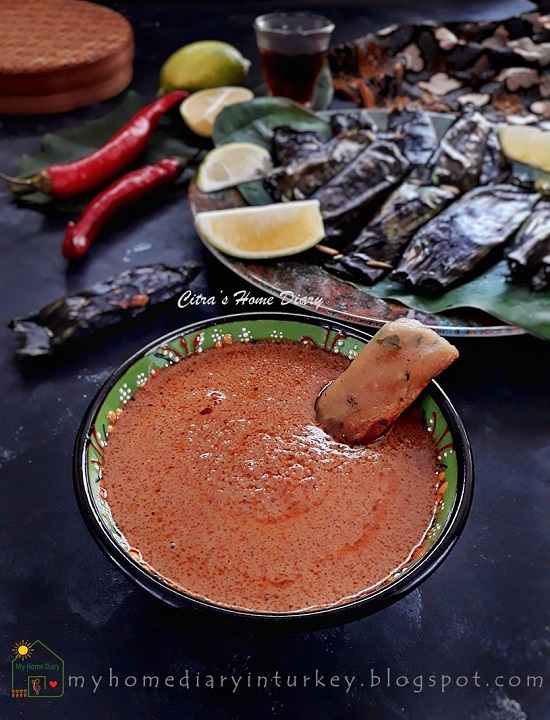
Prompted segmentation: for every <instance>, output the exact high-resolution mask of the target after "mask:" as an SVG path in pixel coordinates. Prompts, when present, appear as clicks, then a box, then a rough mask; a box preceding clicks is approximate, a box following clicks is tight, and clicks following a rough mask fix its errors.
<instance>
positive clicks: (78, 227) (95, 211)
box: [62, 158, 184, 260]
mask: <svg viewBox="0 0 550 720" xmlns="http://www.w3.org/2000/svg"><path fill="white" fill-rule="evenodd" d="M183 168H184V163H182V162H181V161H180V160H178V159H176V158H165V159H164V160H160V161H159V162H158V163H156V164H155V165H144V166H143V167H140V168H139V169H137V170H133V171H132V172H129V173H127V174H126V175H123V176H122V177H120V178H118V180H115V182H113V183H111V185H109V187H107V188H105V190H103V191H102V192H100V193H99V194H98V195H96V197H95V198H94V199H93V200H92V201H91V202H90V203H88V205H87V206H86V207H85V208H84V210H83V211H82V214H81V216H80V217H79V218H78V220H77V221H76V223H74V222H70V223H69V224H68V225H67V230H66V232H65V238H64V239H63V246H62V252H63V255H64V256H65V257H66V258H67V259H68V260H80V259H81V258H83V257H84V255H86V253H87V252H88V250H89V249H90V247H91V245H92V243H93V241H94V240H95V238H96V237H97V235H98V234H99V232H100V231H101V229H102V228H103V226H104V225H105V224H106V223H107V222H108V221H109V220H110V219H111V218H112V217H114V216H115V215H116V214H117V212H118V211H119V210H120V208H122V207H124V206H125V205H128V204H130V203H132V202H135V201H136V200H139V199H140V198H142V197H145V195H148V194H149V193H150V192H152V190H154V189H155V188H158V187H160V186H162V185H167V184H169V183H172V182H175V181H176V180H177V178H178V177H179V175H180V174H181V172H182V170H183Z"/></svg>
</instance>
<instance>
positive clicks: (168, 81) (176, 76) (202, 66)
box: [160, 40, 250, 94]
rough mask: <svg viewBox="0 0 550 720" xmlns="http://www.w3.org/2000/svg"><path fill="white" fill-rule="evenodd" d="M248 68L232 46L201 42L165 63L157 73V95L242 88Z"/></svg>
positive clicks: (216, 41) (190, 46)
mask: <svg viewBox="0 0 550 720" xmlns="http://www.w3.org/2000/svg"><path fill="white" fill-rule="evenodd" d="M249 67H250V62H249V61H248V60H247V59H246V58H244V57H243V56H242V55H241V53H240V52H239V51H238V50H237V48H236V47H233V45H229V43H225V42H221V41H219V40H200V41H199V42H194V43H191V44H189V45H184V46H183V47H182V48H180V49H179V50H176V52H175V53H174V54H173V55H170V57H169V58H168V60H167V61H166V62H165V63H164V65H163V66H162V68H161V71H160V94H164V93H167V92H170V91H171V90H187V92H195V91H196V90H204V89H205V88H212V87H220V86H222V85H242V84H243V83H244V81H245V79H246V75H247V73H248V68H249Z"/></svg>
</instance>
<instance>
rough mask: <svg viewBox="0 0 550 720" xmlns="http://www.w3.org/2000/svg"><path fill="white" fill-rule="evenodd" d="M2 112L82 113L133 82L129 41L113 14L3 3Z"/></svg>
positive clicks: (70, 3)
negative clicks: (74, 111) (70, 111)
mask: <svg viewBox="0 0 550 720" xmlns="http://www.w3.org/2000/svg"><path fill="white" fill-rule="evenodd" d="M0 27H1V28H2V32H1V35H2V42H1V46H2V52H1V53H0V113H5V114H10V115H14V114H23V115H40V114H45V113H58V112H66V111H69V110H75V109H77V108H82V107H86V106H87V105H91V104H92V103H96V102H100V101H102V100H106V99H107V98H110V97H113V96H114V95H117V94H118V93H120V92H122V90H124V89H125V88H126V87H127V86H128V84H129V83H130V81H131V79H132V74H133V68H132V62H133V59H134V37H133V32H132V27H131V25H130V23H129V22H128V21H127V20H126V18H124V17H123V16H122V15H120V14H119V13H117V12H115V11H114V10H111V9H109V8H106V7H102V6H100V5H95V4H94V3H91V2H86V1H85V0H23V1H20V0H2V2H1V3H0Z"/></svg>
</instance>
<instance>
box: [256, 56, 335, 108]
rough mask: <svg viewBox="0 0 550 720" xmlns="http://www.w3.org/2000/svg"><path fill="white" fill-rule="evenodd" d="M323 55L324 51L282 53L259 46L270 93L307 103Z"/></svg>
mask: <svg viewBox="0 0 550 720" xmlns="http://www.w3.org/2000/svg"><path fill="white" fill-rule="evenodd" d="M325 55H326V53H325V52H319V53H315V54H314V55H283V54H282V53H279V52H274V51H272V50H262V49H261V48H260V57H261V59H262V69H263V72H264V76H265V79H266V82H267V85H268V88H269V92H270V94H271V95H274V96H276V97H287V98H291V99H292V100H296V102H299V103H302V104H306V103H309V102H310V100H311V99H312V97H313V89H314V86H315V81H316V79H317V76H318V75H319V72H320V71H321V67H322V65H323V59H324V57H325Z"/></svg>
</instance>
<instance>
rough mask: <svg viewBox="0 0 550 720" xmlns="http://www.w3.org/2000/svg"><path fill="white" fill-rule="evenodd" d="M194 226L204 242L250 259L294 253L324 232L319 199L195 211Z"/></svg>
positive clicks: (300, 250) (307, 246)
mask: <svg viewBox="0 0 550 720" xmlns="http://www.w3.org/2000/svg"><path fill="white" fill-rule="evenodd" d="M195 227H196V229H197V232H198V234H199V235H200V237H201V238H202V239H203V240H204V241H205V242H206V243H209V244H210V245H212V246H213V247H215V248H217V249H218V250H221V252H223V253H225V254H226V255H231V256H232V257H237V258H243V259H249V260H252V259H254V260H259V259H266V258H277V257H284V256H286V255H296V254H297V253H300V252H303V251H304V250H308V249H309V248H311V247H313V246H314V245H317V243H319V242H320V241H321V240H322V239H323V237H324V235H325V230H324V226H323V219H322V217H321V210H320V207H319V202H318V200H300V201H296V202H285V203H277V204H275V205H259V206H254V207H251V206H249V207H239V208H231V209H229V210H212V211H209V212H203V213H198V214H197V216H196V217H195Z"/></svg>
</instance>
